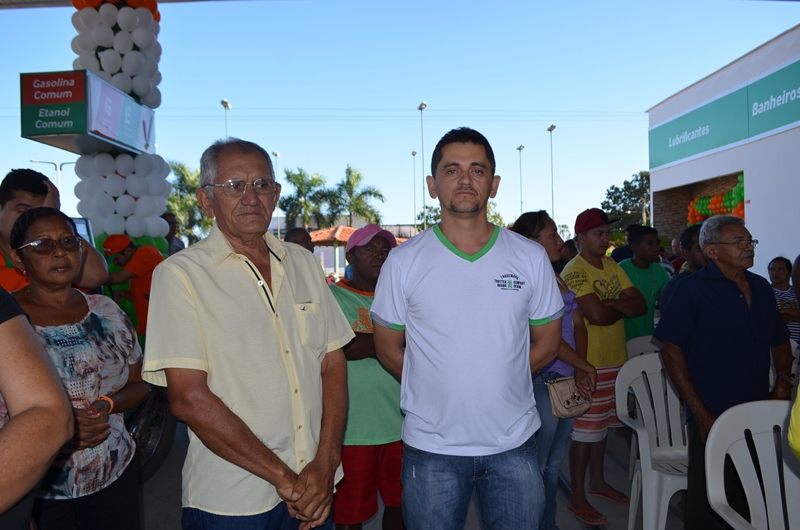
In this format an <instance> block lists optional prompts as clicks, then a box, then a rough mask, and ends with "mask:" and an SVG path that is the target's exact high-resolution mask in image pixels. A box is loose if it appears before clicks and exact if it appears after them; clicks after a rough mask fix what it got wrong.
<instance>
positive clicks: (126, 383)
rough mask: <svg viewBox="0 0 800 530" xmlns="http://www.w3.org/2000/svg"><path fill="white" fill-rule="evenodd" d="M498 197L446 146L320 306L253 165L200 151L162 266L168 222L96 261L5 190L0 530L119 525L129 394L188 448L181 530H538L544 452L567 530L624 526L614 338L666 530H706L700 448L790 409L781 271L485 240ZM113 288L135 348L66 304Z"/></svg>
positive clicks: (600, 216) (367, 235) (644, 231)
mask: <svg viewBox="0 0 800 530" xmlns="http://www.w3.org/2000/svg"><path fill="white" fill-rule="evenodd" d="M499 185H500V177H499V176H497V174H496V167H495V159H494V154H493V151H492V148H491V145H490V144H489V142H488V140H487V139H486V138H485V137H484V136H483V135H481V134H480V133H479V132H477V131H474V130H472V129H468V128H459V129H454V130H452V131H450V132H448V133H447V134H446V135H445V136H443V137H442V138H441V140H440V141H439V143H438V144H437V146H436V148H435V150H434V152H433V155H432V160H431V174H430V176H428V177H427V188H428V192H429V194H430V196H431V197H432V198H434V199H438V200H439V203H440V206H441V221H440V223H439V224H437V225H436V226H434V227H432V228H431V229H429V230H427V231H425V232H423V233H421V234H419V235H417V236H415V237H414V238H412V239H410V240H409V241H407V242H405V243H403V244H402V245H399V246H398V241H397V239H396V238H395V236H394V235H392V233H391V232H389V231H388V230H385V229H383V228H381V227H379V226H377V225H372V224H370V225H367V226H365V227H363V228H360V229H358V230H356V231H355V232H354V233H353V235H352V236H351V238H350V240H349V242H348V243H347V247H346V252H345V257H346V259H347V262H348V264H349V267H348V271H349V272H348V275H347V277H346V279H342V280H339V281H337V282H336V283H334V284H332V285H328V284H327V283H326V281H325V277H324V274H323V271H322V269H321V267H320V265H319V262H318V261H317V260H316V259H315V258H314V256H313V254H312V253H313V250H314V246H313V243H312V242H311V238H310V236H309V234H308V232H307V231H306V230H304V229H296V230H290V231H288V232H287V233H286V234H285V239H284V240H283V241H281V240H279V239H277V238H275V237H274V236H273V235H272V233H271V232H270V231H269V230H268V228H269V224H270V221H271V218H272V213H273V211H274V209H275V207H276V205H277V203H278V198H279V197H280V192H281V185H280V183H278V182H277V181H276V180H275V174H274V169H273V166H272V161H271V158H270V156H269V155H268V154H267V152H266V151H265V150H264V149H263V148H262V147H260V146H259V145H257V144H255V143H252V142H248V141H243V140H239V139H235V138H229V139H226V140H221V141H218V142H215V143H214V144H213V145H212V146H210V147H209V148H208V149H206V151H205V152H204V153H203V155H202V158H201V172H200V188H199V190H198V192H197V198H198V202H199V204H200V206H201V208H202V209H203V211H204V212H205V214H206V215H207V216H209V217H210V218H212V219H213V220H214V223H213V227H212V228H211V230H210V232H209V234H208V237H206V238H205V239H203V240H201V241H200V242H198V243H195V244H193V245H191V246H190V247H188V248H185V249H183V248H182V244H181V243H180V239H178V238H176V237H175V218H174V215H171V214H165V215H167V217H165V219H167V221H168V223H170V227H171V232H170V234H171V236H170V238H169V250H170V251H169V254H171V256H170V257H169V258H168V259H166V260H165V259H164V257H163V256H162V255H161V254H160V253H159V252H158V250H157V249H156V248H155V247H153V246H149V245H139V244H136V243H134V242H133V241H132V240H131V239H130V238H129V237H128V236H126V235H112V236H109V237H108V238H106V239H105V241H104V242H103V244H102V251H103V252H102V253H100V252H99V251H98V250H96V249H94V247H93V246H92V245H91V244H89V243H88V242H86V241H84V240H83V239H82V238H81V237H80V236H79V235H78V232H77V229H76V226H75V224H74V222H73V221H72V220H71V219H70V218H69V217H67V216H66V215H64V214H63V213H61V212H60V211H59V209H58V208H59V200H58V192H57V190H56V189H55V187H53V186H52V184H51V183H50V182H49V180H47V179H46V178H45V177H44V176H43V175H41V174H39V173H36V172H33V171H31V170H14V171H12V172H11V173H9V175H8V176H7V177H6V178H5V180H4V181H3V182H2V184H0V251H2V253H3V255H4V257H5V258H6V267H5V269H2V271H0V284H2V286H3V287H4V288H5V290H3V291H0V334H1V336H2V338H3V346H2V347H0V363H1V365H0V366H2V367H1V368H0V427H1V428H0V467H2V468H3V470H4V473H3V474H0V489H2V491H3V492H4V494H3V496H2V497H0V527H1V528H9V529H14V530H16V529H24V528H28V525H29V521H30V519H31V517H32V518H33V521H34V522H35V523H36V525H37V527H38V528H40V529H43V530H49V529H69V530H71V529H72V528H75V527H79V528H82V529H93V528H97V529H101V528H122V529H124V528H131V529H138V528H140V520H139V500H138V484H137V473H136V470H137V462H136V455H135V447H134V442H133V440H132V439H131V436H130V435H129V434H128V432H127V431H126V429H125V425H124V418H123V414H122V413H124V412H125V411H127V410H130V409H132V408H134V407H136V406H137V405H139V404H140V403H141V402H142V401H144V400H145V399H146V397H147V394H148V392H149V388H148V385H147V384H146V382H147V383H150V384H154V385H159V386H164V387H166V388H167V389H168V391H169V398H170V402H171V407H172V410H173V412H174V414H175V415H176V416H177V417H178V418H180V419H181V420H182V421H184V422H185V423H186V425H187V426H188V429H189V449H188V454H187V457H186V461H185V463H184V467H183V476H182V489H183V493H182V506H183V511H182V527H183V528H184V529H187V530H195V529H197V530H200V529H202V530H216V529H231V528H236V529H241V530H251V529H252V530H263V529H291V528H299V529H307V528H328V529H332V528H334V527H335V528H337V529H338V530H358V529H360V528H362V526H363V524H364V523H365V522H366V521H368V520H369V519H371V518H372V517H374V515H375V514H376V513H377V512H378V509H379V502H378V499H379V498H380V499H381V500H382V502H383V504H384V506H385V509H384V513H383V520H382V525H383V528H384V529H385V530H402V529H404V528H408V529H410V530H427V529H431V528H437V529H444V530H448V529H453V530H460V529H462V528H463V527H464V524H465V520H466V516H467V507H468V504H469V502H470V499H472V498H473V496H475V498H476V500H477V506H478V510H479V512H480V518H481V521H482V523H483V527H484V528H486V529H512V528H513V529H518V528H527V529H533V528H540V529H553V528H557V526H556V507H557V504H558V500H557V489H558V478H559V469H560V467H561V463H562V462H563V459H564V458H565V456H566V455H567V454H569V461H570V480H571V485H572V491H571V494H570V497H569V499H568V501H567V505H566V508H567V510H568V511H569V513H571V514H572V515H574V516H575V517H577V518H578V519H579V520H580V521H582V522H583V523H586V524H588V525H602V524H606V523H607V522H608V520H607V518H606V517H605V516H604V515H603V514H602V513H601V512H600V511H599V510H598V509H597V508H596V507H595V505H594V504H593V503H592V502H590V498H592V499H593V500H594V499H602V500H604V501H610V502H615V503H620V504H627V503H628V502H629V499H628V497H627V496H626V495H625V493H623V492H621V491H618V490H616V489H614V488H613V487H612V486H611V485H610V484H608V483H607V482H606V479H605V473H604V468H603V463H604V457H605V450H606V440H607V436H608V432H609V429H610V428H617V427H621V426H622V425H621V424H620V423H619V421H618V420H617V417H616V407H617V406H628V405H627V404H617V403H615V399H614V384H615V380H616V377H617V374H618V373H619V370H620V368H621V366H622V365H623V364H624V363H625V362H626V361H627V358H628V352H627V348H626V344H627V343H628V341H630V340H632V339H636V338H638V337H649V336H653V337H655V338H657V339H658V340H660V341H661V342H662V350H661V356H662V359H663V362H664V365H665V368H666V370H667V372H668V374H669V376H670V377H671V378H672V380H673V382H674V384H675V387H676V388H677V390H678V392H679V393H680V395H681V398H682V399H683V401H684V402H685V403H686V408H687V410H686V417H687V429H688V433H689V450H690V458H689V467H690V469H689V478H688V481H689V490H688V497H687V505H686V516H685V521H686V525H687V527H688V528H703V529H708V528H722V522H721V520H720V519H719V518H718V517H717V516H716V515H715V514H714V512H713V511H712V510H711V509H710V507H709V506H708V502H707V500H706V495H705V475H704V448H705V447H704V445H705V440H706V437H707V436H708V432H709V430H710V428H711V425H712V424H713V423H714V420H715V419H716V417H718V416H719V414H721V413H722V412H724V411H725V410H727V409H728V408H730V407H732V406H735V405H737V404H739V403H743V402H747V401H753V400H761V399H769V398H772V399H789V395H790V390H791V385H792V380H791V368H792V363H793V362H796V361H795V360H794V359H793V352H792V349H791V347H790V341H789V339H790V337H791V338H792V339H794V340H795V341H796V340H797V339H798V338H800V309H798V302H797V296H796V294H795V291H794V288H793V287H792V285H791V283H790V281H791V279H792V276H793V272H794V277H795V285H796V284H797V280H798V279H800V270H798V269H800V267H798V266H797V264H795V266H794V267H793V266H792V263H791V262H790V261H789V260H788V259H786V258H783V257H778V258H775V259H774V260H772V261H771V262H770V264H769V268H768V274H769V282H768V281H767V280H766V279H764V278H762V277H761V276H759V275H757V274H755V273H752V272H750V271H749V269H750V268H751V267H752V266H753V256H754V253H755V247H756V245H757V243H758V241H756V240H754V239H753V238H752V237H751V235H750V233H749V231H748V230H747V228H746V227H745V225H744V221H743V220H742V219H740V218H738V217H733V216H727V215H718V216H715V217H712V218H710V219H708V220H707V221H705V222H704V223H703V224H702V225H695V226H692V227H689V228H688V229H686V230H685V231H684V233H683V234H681V236H680V238H676V239H675V240H673V241H672V252H673V255H672V256H671V257H670V259H666V256H664V255H663V251H661V249H660V238H659V234H658V231H657V230H656V229H655V228H652V227H647V226H639V225H629V226H628V227H626V229H625V233H626V242H627V244H626V245H625V246H624V247H619V248H617V249H615V250H614V252H613V253H611V256H610V257H609V256H608V255H607V254H608V250H609V246H610V233H611V230H612V229H613V228H614V227H615V223H617V222H618V219H610V218H609V216H608V215H607V214H606V213H605V212H603V211H602V210H600V209H598V208H589V209H587V210H585V211H583V212H582V213H581V214H580V215H578V217H577V218H576V220H575V227H574V228H575V234H576V236H575V238H574V239H572V240H569V241H566V242H564V241H563V240H562V238H561V237H560V235H559V233H558V230H557V227H556V224H555V222H554V221H553V219H552V218H550V216H549V215H548V214H547V213H546V212H544V211H538V212H528V213H525V214H523V215H521V216H520V217H519V218H518V219H517V220H516V222H515V223H514V224H513V226H512V227H511V228H510V229H505V228H503V227H498V226H494V225H493V224H491V223H490V222H489V221H488V218H487V203H488V201H489V200H490V199H491V198H494V197H495V196H496V194H497V192H498V188H499ZM309 251H310V252H309ZM107 259H108V260H112V262H113V263H114V264H115V265H116V266H117V268H118V269H119V270H117V271H114V272H112V273H110V274H109V272H108V266H107V263H108V262H107V261H106V260H107ZM125 282H130V283H129V285H122V286H120V287H119V288H117V290H116V293H115V295H114V299H115V300H117V301H122V300H132V302H133V305H134V308H135V315H136V317H137V320H138V323H137V325H136V326H134V324H133V323H132V322H131V320H130V319H129V318H128V316H127V315H126V314H125V313H124V312H123V311H122V310H121V309H120V308H119V306H117V305H116V303H115V302H114V300H112V298H109V297H106V296H103V295H99V294H90V293H91V292H92V290H93V289H96V288H97V287H99V286H102V285H109V284H115V285H119V284H125ZM6 291H9V292H11V294H10V295H9V294H7V292H6ZM26 315H27V317H26ZM26 318H27V321H26ZM141 337H145V338H144V339H142V338H141ZM140 341H141V342H142V343H143V344H142V345H140ZM142 346H144V354H143V348H142ZM771 366H772V367H773V368H772V371H773V374H774V377H773V381H772V382H771V381H770V377H769V374H770V367H771ZM565 378H572V380H573V383H574V385H575V388H576V392H577V393H578V394H579V395H580V397H581V399H583V400H585V401H588V402H590V406H589V408H588V410H587V411H586V412H585V413H583V414H582V415H580V416H578V417H576V418H572V417H564V415H563V414H561V413H559V412H557V411H556V408H557V407H554V406H553V402H552V401H551V394H550V391H551V386H552V385H553V384H554V383H555V382H556V381H559V380H565ZM587 476H588V481H587ZM587 482H588V483H587ZM729 482H730V484H729V486H730V490H731V492H732V493H731V495H732V499H733V500H732V503H733V504H734V505H735V506H737V507H738V509H740V510H741V511H742V512H743V513H746V502H745V503H744V504H743V503H742V502H741V500H742V497H741V495H738V496H737V493H736V492H737V491H740V490H741V484H739V483H738V478H737V477H736V476H735V474H731V475H730V477H729Z"/></svg>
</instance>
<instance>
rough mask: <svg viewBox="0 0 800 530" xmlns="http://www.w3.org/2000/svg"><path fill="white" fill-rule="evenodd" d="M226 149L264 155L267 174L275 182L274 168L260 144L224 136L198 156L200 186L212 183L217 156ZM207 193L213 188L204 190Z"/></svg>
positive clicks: (217, 166) (215, 174)
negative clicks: (267, 168)
mask: <svg viewBox="0 0 800 530" xmlns="http://www.w3.org/2000/svg"><path fill="white" fill-rule="evenodd" d="M226 151H236V152H238V153H244V154H251V153H252V154H257V155H261V156H262V157H264V161H265V162H266V163H267V166H268V167H269V176H270V177H271V178H272V181H273V182H275V170H274V169H273V168H272V159H271V158H270V156H269V153H267V151H266V150H265V149H264V148H263V147H261V146H260V145H258V144H256V143H253V142H248V141H247V140H240V139H239V138H225V139H224V140H217V141H216V142H214V143H213V144H211V147H209V148H208V149H206V150H205V151H204V152H203V156H201V157H200V187H201V188H205V187H206V186H208V185H209V184H214V179H216V177H217V169H218V168H219V157H220V155H221V154H222V153H224V152H226ZM206 191H207V192H208V194H209V195H213V194H214V188H208V189H207V190H206Z"/></svg>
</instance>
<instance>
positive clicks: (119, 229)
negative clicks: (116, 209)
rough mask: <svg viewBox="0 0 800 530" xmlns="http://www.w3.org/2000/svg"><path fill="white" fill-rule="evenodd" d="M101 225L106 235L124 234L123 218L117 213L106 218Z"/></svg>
mask: <svg viewBox="0 0 800 530" xmlns="http://www.w3.org/2000/svg"><path fill="white" fill-rule="evenodd" d="M103 225H104V226H103V228H104V229H105V230H103V232H105V233H106V234H108V235H111V234H123V233H125V218H124V217H122V216H121V215H119V214H117V213H115V214H111V215H109V216H108V217H106V219H105V222H104V223H103Z"/></svg>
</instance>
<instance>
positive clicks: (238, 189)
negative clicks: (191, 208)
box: [204, 178, 275, 197]
mask: <svg viewBox="0 0 800 530" xmlns="http://www.w3.org/2000/svg"><path fill="white" fill-rule="evenodd" d="M208 186H212V187H214V188H222V193H224V194H225V195H226V196H227V197H241V196H242V195H244V194H245V193H246V192H247V187H248V186H252V187H253V189H254V190H255V192H256V195H269V194H270V193H271V192H272V188H273V187H274V186H275V183H274V182H273V181H272V180H270V179H263V178H262V179H256V180H254V181H253V182H245V181H243V180H241V179H231V180H229V181H227V182H223V183H222V184H206V185H205V186H204V187H208Z"/></svg>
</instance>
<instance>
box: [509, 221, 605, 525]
mask: <svg viewBox="0 0 800 530" xmlns="http://www.w3.org/2000/svg"><path fill="white" fill-rule="evenodd" d="M511 230H513V231H514V232H516V233H518V234H520V235H522V236H525V237H527V238H528V239H531V240H533V241H536V242H537V243H539V244H540V245H542V246H543V247H544V249H545V251H547V255H548V257H549V258H550V261H551V262H553V263H556V262H558V260H559V259H560V257H561V245H562V244H563V243H564V241H563V240H562V239H561V236H559V235H558V229H557V228H556V223H555V221H553V220H552V219H551V218H550V216H549V215H547V212H545V211H544V210H542V211H538V212H527V213H524V214H522V215H521V216H519V218H518V219H517V220H516V222H514V225H513V226H512V227H511ZM556 280H557V281H558V287H559V289H560V291H561V298H562V299H563V300H564V314H563V315H562V316H561V348H560V349H559V351H558V356H557V357H556V359H555V360H553V361H552V362H551V363H550V364H548V365H547V366H545V367H544V368H542V369H541V370H540V371H538V372H537V373H534V374H533V395H534V397H535V398H536V410H537V411H538V412H539V417H540V418H541V420H542V425H541V427H539V430H538V431H536V449H537V451H538V453H539V467H540V468H541V472H542V478H543V480H544V492H545V510H544V513H543V514H542V521H541V524H540V525H539V529H540V530H544V529H548V530H550V529H555V528H558V527H557V526H556V496H557V492H558V472H559V469H560V468H561V462H562V461H563V460H564V456H565V455H566V452H567V446H568V445H569V439H570V434H571V433H572V422H573V421H574V418H557V417H555V416H554V415H553V412H552V408H551V404H550V393H549V391H548V390H547V385H546V383H545V382H546V381H551V380H554V379H558V378H560V377H570V376H574V377H575V384H576V385H577V387H578V392H580V394H581V395H582V396H583V397H584V398H585V399H587V400H590V401H591V399H592V394H593V393H594V391H595V385H596V384H597V370H595V367H594V366H592V365H591V364H589V362H587V361H586V346H587V341H588V335H587V332H586V325H585V324H584V323H583V315H582V314H581V311H580V309H578V304H577V302H575V293H573V292H572V291H570V290H569V288H568V287H567V284H566V283H565V282H564V280H562V279H561V277H560V276H558V275H556ZM603 522H605V521H603Z"/></svg>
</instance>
